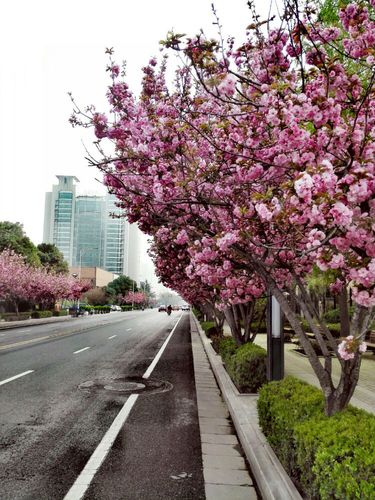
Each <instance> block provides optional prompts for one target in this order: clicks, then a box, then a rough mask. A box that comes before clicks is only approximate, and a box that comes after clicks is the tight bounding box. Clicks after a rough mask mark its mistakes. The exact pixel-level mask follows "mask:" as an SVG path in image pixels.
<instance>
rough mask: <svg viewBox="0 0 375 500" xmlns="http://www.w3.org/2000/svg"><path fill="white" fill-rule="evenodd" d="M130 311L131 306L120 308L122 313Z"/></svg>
mask: <svg viewBox="0 0 375 500" xmlns="http://www.w3.org/2000/svg"><path fill="white" fill-rule="evenodd" d="M132 309H133V308H132V306H131V305H129V306H121V311H123V312H124V311H131V310H132Z"/></svg>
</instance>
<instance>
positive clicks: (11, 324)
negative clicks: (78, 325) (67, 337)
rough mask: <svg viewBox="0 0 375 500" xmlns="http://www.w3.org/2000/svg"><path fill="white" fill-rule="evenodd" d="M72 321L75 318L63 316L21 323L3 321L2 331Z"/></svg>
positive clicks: (0, 325)
mask: <svg viewBox="0 0 375 500" xmlns="http://www.w3.org/2000/svg"><path fill="white" fill-rule="evenodd" d="M72 319H74V318H72V317H71V316H61V317H58V316H55V317H54V318H41V319H25V320H20V321H2V322H0V330H12V329H13V328H20V327H22V326H36V325H46V324H47V325H48V324H49V323H59V322H61V321H69V320H72ZM46 320H47V321H46ZM48 320H49V321H48Z"/></svg>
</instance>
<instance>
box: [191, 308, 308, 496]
mask: <svg viewBox="0 0 375 500" xmlns="http://www.w3.org/2000/svg"><path fill="white" fill-rule="evenodd" d="M191 318H192V319H193V322H192V327H193V326H194V324H195V327H196V329H197V331H198V333H199V335H200V338H201V341H202V344H203V347H204V350H205V351H206V354H207V357H208V359H209V362H210V364H211V368H212V371H213V372H214V374H215V377H216V380H217V383H218V385H219V387H220V390H221V392H222V395H223V398H224V400H225V402H226V404H227V406H228V409H229V413H230V415H231V418H232V421H233V424H234V426H235V429H236V432H237V435H238V438H239V440H240V442H241V445H242V448H243V450H244V452H245V454H246V458H247V460H248V462H249V464H250V468H251V472H252V473H253V475H254V478H255V480H256V482H257V486H258V488H259V490H260V492H261V494H262V496H263V498H264V499H265V500H285V499H288V500H302V497H301V495H300V494H299V492H298V490H297V488H296V487H295V486H294V484H293V482H292V480H291V479H290V477H289V476H288V475H287V473H286V472H285V470H284V468H283V466H282V465H281V463H280V461H279V459H278V458H277V457H276V455H275V452H274V451H273V450H272V448H271V446H270V445H269V444H268V442H267V440H266V437H265V436H264V434H263V433H262V431H261V429H260V427H259V424H258V411H257V404H256V403H257V399H258V395H256V394H254V395H252V394H250V395H247V394H240V393H239V392H238V390H237V388H236V387H235V385H234V384H233V382H232V380H231V379H230V378H229V375H228V374H227V372H226V370H225V368H224V366H223V362H222V360H221V357H220V356H219V355H218V354H216V352H215V351H214V349H213V347H212V346H211V341H210V340H209V339H208V338H207V337H206V335H205V333H204V332H203V330H202V328H201V326H200V324H199V322H198V320H197V319H196V317H195V315H194V314H193V313H191Z"/></svg>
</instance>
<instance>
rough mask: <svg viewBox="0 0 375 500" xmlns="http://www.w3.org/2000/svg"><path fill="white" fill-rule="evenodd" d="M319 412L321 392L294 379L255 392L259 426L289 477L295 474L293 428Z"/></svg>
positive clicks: (320, 412)
mask: <svg viewBox="0 0 375 500" xmlns="http://www.w3.org/2000/svg"><path fill="white" fill-rule="evenodd" d="M323 411H324V401H323V395H322V393H321V391H320V390H319V389H317V388H315V387H312V386H311V385H308V384H306V383H305V382H302V381H301V380H298V379H296V378H294V377H286V378H285V379H284V380H281V381H279V382H271V383H269V384H265V385H263V387H262V388H261V389H260V391H259V399H258V414H259V425H260V427H261V429H262V431H263V433H264V434H265V436H266V437H267V440H268V441H269V443H270V445H271V446H272V448H273V449H274V450H275V452H276V454H277V456H278V458H279V460H280V462H281V463H282V464H283V466H284V468H285V470H286V471H287V472H288V474H289V475H290V476H291V477H294V478H296V476H297V475H298V474H297V472H296V447H295V443H294V427H295V425H296V424H297V423H300V422H303V421H305V420H307V419H310V418H311V417H312V416H313V415H317V414H319V415H323Z"/></svg>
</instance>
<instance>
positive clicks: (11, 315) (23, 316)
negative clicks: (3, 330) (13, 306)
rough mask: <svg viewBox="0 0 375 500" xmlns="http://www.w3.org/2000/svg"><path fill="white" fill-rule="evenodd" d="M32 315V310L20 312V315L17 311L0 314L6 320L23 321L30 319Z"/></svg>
mask: <svg viewBox="0 0 375 500" xmlns="http://www.w3.org/2000/svg"><path fill="white" fill-rule="evenodd" d="M30 316H31V312H30V311H27V312H20V313H18V315H17V313H15V312H10V313H1V314H0V318H1V319H3V320H5V321H22V320H25V319H29V318H30Z"/></svg>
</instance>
